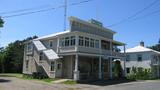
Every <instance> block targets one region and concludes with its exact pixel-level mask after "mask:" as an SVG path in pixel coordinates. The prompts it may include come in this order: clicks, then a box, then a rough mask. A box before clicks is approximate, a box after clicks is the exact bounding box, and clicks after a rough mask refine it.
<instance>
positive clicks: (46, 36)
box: [34, 30, 71, 40]
mask: <svg viewBox="0 0 160 90" xmlns="http://www.w3.org/2000/svg"><path fill="white" fill-rule="evenodd" d="M69 32H71V31H70V30H67V31H62V32H58V33H53V34H49V35H45V36H42V37H39V38H36V39H34V40H41V39H47V38H51V37H55V36H58V35H62V34H66V33H69Z"/></svg>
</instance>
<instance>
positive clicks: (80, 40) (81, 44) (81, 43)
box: [79, 36, 83, 46]
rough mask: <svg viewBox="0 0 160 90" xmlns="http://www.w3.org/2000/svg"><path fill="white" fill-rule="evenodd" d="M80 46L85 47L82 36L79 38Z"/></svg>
mask: <svg viewBox="0 0 160 90" xmlns="http://www.w3.org/2000/svg"><path fill="white" fill-rule="evenodd" d="M79 45H80V46H83V37H82V36H79Z"/></svg>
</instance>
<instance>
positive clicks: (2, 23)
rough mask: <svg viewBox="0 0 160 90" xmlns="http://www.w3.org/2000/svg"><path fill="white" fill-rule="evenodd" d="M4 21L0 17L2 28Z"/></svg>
mask: <svg viewBox="0 0 160 90" xmlns="http://www.w3.org/2000/svg"><path fill="white" fill-rule="evenodd" d="M3 24H4V21H3V19H2V18H1V17H0V27H3Z"/></svg>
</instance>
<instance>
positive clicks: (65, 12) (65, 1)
mask: <svg viewBox="0 0 160 90" xmlns="http://www.w3.org/2000/svg"><path fill="white" fill-rule="evenodd" d="M66 19H67V0H64V31H66V25H67V23H66Z"/></svg>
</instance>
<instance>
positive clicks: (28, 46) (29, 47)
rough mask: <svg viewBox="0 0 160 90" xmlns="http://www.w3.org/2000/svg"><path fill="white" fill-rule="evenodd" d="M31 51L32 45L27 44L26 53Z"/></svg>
mask: <svg viewBox="0 0 160 90" xmlns="http://www.w3.org/2000/svg"><path fill="white" fill-rule="evenodd" d="M31 50H32V44H31V43H28V44H27V51H31Z"/></svg>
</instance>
